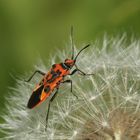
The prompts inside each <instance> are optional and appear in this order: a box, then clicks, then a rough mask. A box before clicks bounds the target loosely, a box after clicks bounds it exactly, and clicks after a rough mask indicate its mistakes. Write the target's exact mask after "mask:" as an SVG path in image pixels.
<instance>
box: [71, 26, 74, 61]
mask: <svg viewBox="0 0 140 140" xmlns="http://www.w3.org/2000/svg"><path fill="white" fill-rule="evenodd" d="M70 40H71V47H72V55H71V59H72V60H73V58H74V40H73V26H71V31H70Z"/></svg>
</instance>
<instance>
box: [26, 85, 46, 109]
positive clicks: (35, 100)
mask: <svg viewBox="0 0 140 140" xmlns="http://www.w3.org/2000/svg"><path fill="white" fill-rule="evenodd" d="M43 91H44V85H41V86H39V87H37V88H36V90H34V91H33V93H32V95H31V97H30V99H29V101H28V104H27V107H28V108H30V109H32V108H34V107H35V106H37V105H38V104H40V103H41V102H42V101H44V100H45V99H46V97H47V94H44V92H43ZM42 94H43V98H41V96H42Z"/></svg>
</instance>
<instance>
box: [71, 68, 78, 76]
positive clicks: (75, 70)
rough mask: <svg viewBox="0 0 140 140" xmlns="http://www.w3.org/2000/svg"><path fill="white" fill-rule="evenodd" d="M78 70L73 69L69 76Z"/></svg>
mask: <svg viewBox="0 0 140 140" xmlns="http://www.w3.org/2000/svg"><path fill="white" fill-rule="evenodd" d="M77 71H78V70H77V69H74V70H73V71H72V72H71V73H70V74H69V75H73V74H75V73H76V72H77Z"/></svg>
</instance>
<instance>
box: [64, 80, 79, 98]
mask: <svg viewBox="0 0 140 140" xmlns="http://www.w3.org/2000/svg"><path fill="white" fill-rule="evenodd" d="M62 83H70V84H71V93H72V94H73V95H74V96H75V97H76V98H77V99H78V97H77V96H76V95H75V94H74V93H73V92H72V80H65V81H63V82H62Z"/></svg>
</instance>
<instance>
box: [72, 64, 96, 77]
mask: <svg viewBox="0 0 140 140" xmlns="http://www.w3.org/2000/svg"><path fill="white" fill-rule="evenodd" d="M75 67H76V69H75V70H77V71H79V72H80V73H79V74H81V75H82V76H88V75H94V74H93V73H85V72H83V71H82V70H80V69H79V68H78V67H77V65H75Z"/></svg>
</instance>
